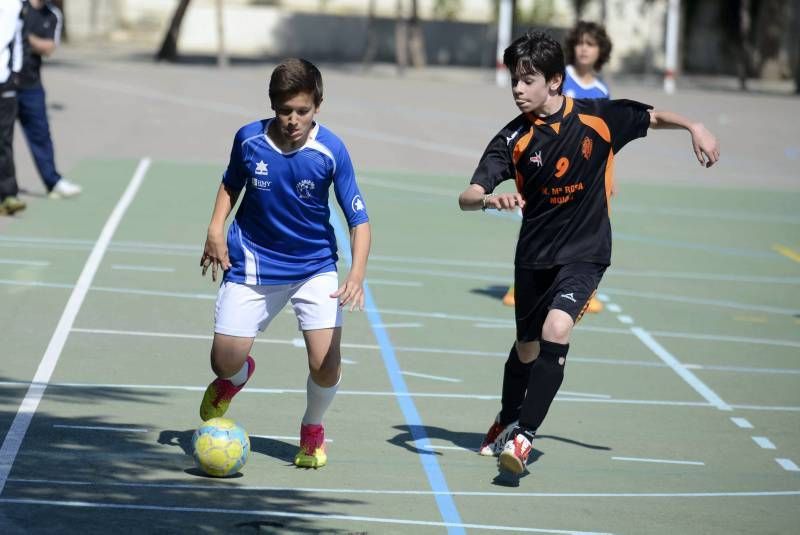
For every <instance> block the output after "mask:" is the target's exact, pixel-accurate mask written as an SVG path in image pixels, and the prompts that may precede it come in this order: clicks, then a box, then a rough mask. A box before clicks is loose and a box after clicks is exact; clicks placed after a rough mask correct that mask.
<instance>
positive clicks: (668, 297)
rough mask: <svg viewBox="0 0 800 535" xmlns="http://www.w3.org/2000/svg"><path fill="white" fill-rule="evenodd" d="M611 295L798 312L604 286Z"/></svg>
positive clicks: (759, 310) (790, 313)
mask: <svg viewBox="0 0 800 535" xmlns="http://www.w3.org/2000/svg"><path fill="white" fill-rule="evenodd" d="M604 290H605V291H607V292H608V293H609V294H611V295H615V294H616V295H624V296H627V297H639V298H642V299H652V300H655V301H668V302H673V303H686V304H690V305H703V306H710V307H721V308H733V309H735V310H748V311H752V312H764V313H767V314H778V315H783V316H794V315H795V314H800V309H796V308H783V307H773V306H767V305H750V304H747V303H738V302H736V301H723V300H721V299H700V298H697V297H687V296H684V295H671V294H663V293H658V292H637V291H632V290H625V289H622V288H604Z"/></svg>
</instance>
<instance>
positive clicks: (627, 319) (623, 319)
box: [617, 314, 633, 325]
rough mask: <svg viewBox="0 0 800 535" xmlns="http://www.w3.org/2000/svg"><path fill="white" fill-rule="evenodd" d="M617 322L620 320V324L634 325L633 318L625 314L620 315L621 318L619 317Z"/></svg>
mask: <svg viewBox="0 0 800 535" xmlns="http://www.w3.org/2000/svg"><path fill="white" fill-rule="evenodd" d="M617 320H619V322H620V323H624V324H625V325H631V324H633V318H632V317H630V316H627V315H625V314H620V315H619V316H617Z"/></svg>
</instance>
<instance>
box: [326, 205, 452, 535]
mask: <svg viewBox="0 0 800 535" xmlns="http://www.w3.org/2000/svg"><path fill="white" fill-rule="evenodd" d="M330 221H331V225H333V229H334V231H335V232H336V241H337V242H338V246H339V247H338V249H339V255H340V256H341V257H343V258H344V259H345V261H346V262H347V266H348V267H350V265H351V264H352V261H353V259H352V257H351V256H350V238H349V233H348V232H346V231H345V227H344V225H343V222H342V220H341V217H340V216H339V214H338V212H337V211H336V209H335V207H333V206H331V218H330ZM364 304H365V306H366V310H365V312H366V314H367V318H368V319H369V323H370V326H371V327H372V332H373V334H374V335H375V339H376V341H377V342H378V346H379V347H380V350H381V357H382V358H383V365H384V366H385V367H386V372H387V373H388V374H389V380H390V381H391V383H392V389H393V390H394V392H395V394H398V395H397V396H395V399H397V403H398V404H399V405H400V410H401V411H402V412H403V417H404V418H405V420H406V424H408V429H409V431H410V432H411V436H412V437H413V438H414V443H415V446H416V449H417V451H419V452H420V454H419V455H420V461H421V462H422V467H423V468H424V469H425V475H426V476H428V484H429V485H430V487H431V490H433V491H434V492H436V505H437V506H438V507H439V513H440V514H441V515H442V520H444V521H445V523H447V524H455V525H454V526H453V525H451V526H448V527H447V532H448V533H452V534H459V533H463V534H466V531H465V530H464V528H463V527H460V525H461V524H462V521H461V515H459V514H458V509H456V504H455V502H454V501H453V497H452V495H451V494H450V489H449V488H448V487H447V481H445V479H444V474H443V473H442V469H441V467H440V466H439V463H438V462H437V461H436V455H435V452H434V451H433V450H432V449H431V446H430V441H429V440H428V435H427V434H426V433H425V426H424V425H423V423H422V418H420V416H419V412H417V407H416V406H415V405H414V401H412V399H411V396H410V395H409V392H408V387H407V386H406V382H405V381H404V380H403V376H402V375H400V365H399V364H398V362H397V356H396V355H395V353H394V346H393V345H392V342H391V340H389V334H388V333H387V332H386V329H384V328H383V327H382V325H383V320H381V315H380V312H378V307H377V305H376V304H375V300H374V299H373V298H372V292H371V291H370V289H369V285H368V284H367V283H366V281H364Z"/></svg>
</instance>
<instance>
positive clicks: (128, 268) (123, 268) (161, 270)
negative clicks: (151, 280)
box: [111, 264, 175, 273]
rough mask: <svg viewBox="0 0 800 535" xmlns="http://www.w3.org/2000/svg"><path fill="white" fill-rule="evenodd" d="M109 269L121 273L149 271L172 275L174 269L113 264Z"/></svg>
mask: <svg viewBox="0 0 800 535" xmlns="http://www.w3.org/2000/svg"><path fill="white" fill-rule="evenodd" d="M111 269H117V270H121V271H151V272H153V273H174V272H175V268H171V267H155V266H129V265H125V264H113V265H112V266H111Z"/></svg>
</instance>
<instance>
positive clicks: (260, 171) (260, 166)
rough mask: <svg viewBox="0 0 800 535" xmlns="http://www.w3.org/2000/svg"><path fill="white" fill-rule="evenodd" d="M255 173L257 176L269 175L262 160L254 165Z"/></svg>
mask: <svg viewBox="0 0 800 535" xmlns="http://www.w3.org/2000/svg"><path fill="white" fill-rule="evenodd" d="M255 173H256V174H257V175H264V176H266V175H268V174H269V171H268V170H267V164H266V163H264V160H261V161H259V162H258V163H257V164H256V170H255Z"/></svg>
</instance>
